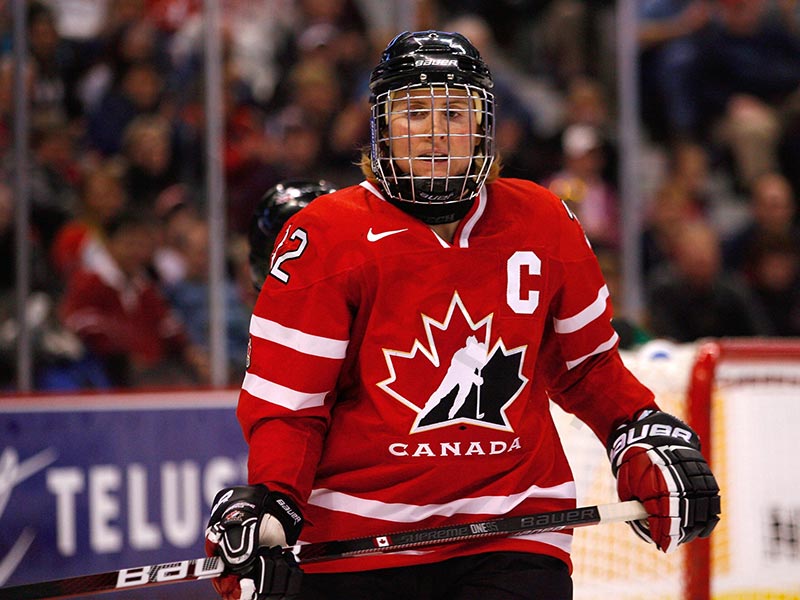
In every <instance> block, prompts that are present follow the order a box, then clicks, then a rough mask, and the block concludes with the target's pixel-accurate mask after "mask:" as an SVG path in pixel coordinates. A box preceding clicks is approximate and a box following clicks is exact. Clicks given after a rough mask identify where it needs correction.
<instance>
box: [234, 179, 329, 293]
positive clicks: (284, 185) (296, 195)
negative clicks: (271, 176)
mask: <svg viewBox="0 0 800 600" xmlns="http://www.w3.org/2000/svg"><path fill="white" fill-rule="evenodd" d="M335 191H336V187H335V186H333V185H332V184H331V183H329V182H327V181H324V180H306V179H297V180H287V181H282V182H281V183H279V184H277V185H274V186H272V187H271V188H270V189H268V190H267V191H266V192H265V193H264V195H263V196H262V197H261V200H260V201H259V203H258V206H257V207H256V209H255V211H254V212H253V216H252V217H251V219H250V231H249V236H248V238H249V242H250V252H249V256H248V260H249V263H250V279H251V281H252V283H253V287H254V288H255V289H256V290H260V289H261V286H262V284H263V283H264V280H265V279H266V278H267V275H268V274H269V269H270V260H271V257H272V249H273V246H274V245H275V240H276V238H277V237H278V234H279V233H280V231H281V229H283V226H284V225H285V224H286V221H288V220H289V218H290V217H291V216H292V215H294V214H295V213H297V212H299V211H300V210H301V209H303V208H305V207H306V206H308V205H309V204H310V203H311V201H312V200H314V199H315V198H318V197H319V196H323V195H325V194H330V193H331V192H335Z"/></svg>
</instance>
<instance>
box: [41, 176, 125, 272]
mask: <svg viewBox="0 0 800 600" xmlns="http://www.w3.org/2000/svg"><path fill="white" fill-rule="evenodd" d="M121 175H122V168H121V165H120V164H119V162H118V161H113V160H109V161H106V162H103V163H100V164H98V165H97V166H95V167H92V168H90V169H89V170H88V172H87V173H86V175H85V176H84V179H83V182H82V185H81V193H80V200H79V206H78V209H77V211H76V213H77V214H76V215H75V216H74V217H73V218H72V219H70V220H69V221H67V222H66V223H64V225H63V226H61V228H60V229H59V230H58V231H57V232H56V234H55V239H54V240H53V243H52V245H51V246H50V262H51V264H52V265H53V268H54V269H55V271H56V272H57V273H58V274H59V275H60V276H61V278H62V280H64V281H66V279H67V278H68V277H69V275H70V273H72V271H74V270H75V269H77V268H79V267H81V266H88V265H90V264H92V263H93V262H94V261H96V260H103V259H102V258H100V257H101V256H104V255H105V244H104V241H103V231H104V228H105V226H106V225H107V224H108V223H109V222H110V221H111V220H113V219H115V218H116V217H117V216H118V215H119V214H120V213H121V212H122V211H123V210H124V209H125V208H126V205H127V202H128V198H127V196H126V194H125V189H124V187H123V184H122V178H121Z"/></svg>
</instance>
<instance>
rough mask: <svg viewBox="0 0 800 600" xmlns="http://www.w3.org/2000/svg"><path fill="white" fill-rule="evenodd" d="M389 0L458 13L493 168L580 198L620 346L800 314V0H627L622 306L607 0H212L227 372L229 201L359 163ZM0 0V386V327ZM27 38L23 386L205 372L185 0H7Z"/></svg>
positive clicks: (238, 316)
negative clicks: (637, 209)
mask: <svg viewBox="0 0 800 600" xmlns="http://www.w3.org/2000/svg"><path fill="white" fill-rule="evenodd" d="M404 4H408V5H409V6H410V5H413V7H414V10H413V16H414V17H415V19H416V21H417V22H416V23H414V28H415V29H427V28H438V29H447V30H453V31H460V32H462V33H464V34H465V35H467V37H469V38H470V39H471V40H472V41H473V43H474V44H475V45H476V46H477V47H478V48H479V49H480V50H481V51H482V53H483V55H484V58H485V59H486V61H487V62H488V64H489V65H490V67H491V68H492V71H493V74H494V77H495V83H496V85H495V89H494V92H495V94H496V98H497V105H498V119H497V143H498V148H499V151H500V155H501V157H502V164H503V174H504V175H505V176H507V177H519V178H525V179H531V180H533V181H536V182H539V183H541V184H542V185H545V186H548V187H549V188H550V189H551V190H553V192H555V193H556V194H558V195H559V196H560V197H561V198H563V199H564V200H565V201H566V202H567V203H569V205H570V206H571V208H572V209H573V210H574V211H575V212H576V214H577V215H578V216H579V218H580V220H581V222H582V224H583V226H584V229H585V230H586V234H587V237H588V238H589V239H590V240H591V242H592V244H593V246H594V248H595V250H596V252H597V254H598V257H599V259H600V263H601V266H602V268H603V269H604V271H605V273H606V277H607V279H608V282H609V287H610V289H611V291H612V298H613V300H614V301H615V303H616V304H617V313H618V314H619V315H620V318H619V319H618V320H617V321H616V324H617V325H618V330H619V331H620V334H621V339H622V344H623V346H625V347H633V346H635V345H636V344H638V343H641V342H642V341H644V340H647V339H650V338H653V337H660V338H667V339H672V340H675V341H679V342H686V341H693V340H696V339H699V338H702V337H707V336H761V335H763V336H800V234H798V222H799V219H798V215H797V210H796V201H797V195H798V191H800V2H798V1H797V0H640V2H639V3H638V6H639V8H638V11H639V14H638V18H639V27H638V32H639V34H638V35H639V46H640V81H641V100H642V102H641V121H642V125H643V131H644V134H645V140H644V144H643V148H644V149H643V153H642V157H641V159H640V168H641V171H642V174H643V175H642V182H641V183H642V184H643V185H642V189H643V191H642V194H643V197H642V198H641V201H640V204H641V206H642V215H641V219H642V221H643V231H642V235H641V253H642V254H641V256H642V278H643V282H644V284H645V292H646V309H645V311H644V314H642V315H629V314H627V313H626V311H625V307H624V306H623V305H622V302H623V297H622V296H623V295H622V292H621V286H622V281H621V278H620V267H621V261H620V235H621V229H622V227H621V220H622V219H624V218H625V215H624V214H623V211H622V209H621V206H620V200H619V193H618V177H617V165H618V153H619V143H618V139H617V123H616V117H617V115H616V106H617V101H616V76H617V74H616V65H615V50H614V48H615V44H616V34H615V26H616V25H615V3H614V2H613V1H592V0H584V1H582V0H550V1H546V0H528V1H525V0H491V1H488V0H438V1H435V0H428V1H419V2H415V3H402V2H388V3H387V2H383V1H382V0H221V5H222V10H221V13H222V20H223V35H222V38H223V44H222V46H223V47H222V63H223V82H224V83H223V85H224V89H223V94H222V96H223V105H224V107H223V110H224V156H223V166H224V176H225V182H226V210H227V212H226V227H227V240H226V265H227V271H226V282H225V298H226V303H227V311H226V319H227V324H226V326H227V333H228V337H227V345H228V355H229V358H230V365H229V371H230V373H231V383H232V384H238V383H239V381H240V380H241V376H242V371H243V368H244V361H245V354H246V347H247V329H248V320H249V314H250V309H251V307H252V304H253V302H254V300H255V297H254V292H253V289H252V285H251V284H250V278H249V272H248V266H247V247H246V246H247V241H246V240H247V228H248V225H249V220H250V216H251V214H252V212H253V210H254V208H255V206H256V204H257V203H258V201H259V199H260V198H261V196H262V195H263V193H264V191H265V190H266V189H268V188H269V187H270V186H272V185H274V184H275V183H277V182H278V181H280V180H283V179H286V178H298V177H299V178H320V179H327V180H329V181H332V182H334V183H335V184H336V185H337V186H339V187H343V186H346V185H350V184H354V183H358V182H359V181H360V180H361V173H360V171H359V169H358V167H357V162H358V160H359V156H360V153H361V149H362V147H364V146H365V145H366V144H367V143H368V141H369V113H368V88H367V82H368V77H369V72H370V70H371V68H372V66H374V64H375V63H376V61H377V58H378V55H379V52H380V51H381V50H382V48H383V47H384V46H385V45H386V43H387V42H388V41H389V40H390V39H391V37H392V36H393V35H394V34H395V33H397V31H396V29H397V27H396V21H397V20H398V19H399V18H400V17H401V16H408V14H407V13H408V10H406V11H405V12H403V11H402V10H401V8H402V6H403V5H404ZM406 9H407V7H406ZM11 22H12V19H11V2H9V0H0V244H2V249H3V256H4V257H6V260H4V261H0V389H6V390H8V389H13V388H14V385H15V383H14V380H15V364H16V338H17V335H18V327H17V324H16V307H15V305H14V304H15V293H14V289H15V265H14V261H13V260H11V257H13V256H14V255H15V250H14V249H15V243H16V241H15V239H14V237H15V227H14V202H13V181H14V179H13V175H14V173H15V165H14V147H13V141H14V140H13V130H14V128H13V118H14V115H13V112H14V100H13V95H12V94H13V85H12V84H13V60H14V59H13V35H12V25H11ZM27 39H28V45H29V60H28V62H27V64H26V65H25V69H24V79H25V85H26V86H27V93H28V96H29V98H30V108H29V116H30V129H31V135H30V140H29V147H30V156H29V159H28V163H29V181H30V202H31V219H30V222H31V229H30V231H29V232H28V239H27V242H28V243H29V247H30V248H31V258H32V291H33V294H32V295H31V298H30V302H29V306H26V315H27V320H28V323H29V326H30V327H32V331H33V341H34V351H35V356H34V363H35V387H36V389H40V390H80V389H110V388H118V387H125V388H127V387H144V386H162V387H163V386H168V385H181V386H187V385H197V384H200V385H202V384H205V383H208V381H209V328H208V324H209V312H210V309H209V300H208V236H209V227H208V223H207V219H206V199H205V195H204V194H205V191H204V188H205V179H204V177H205V174H204V173H205V168H204V167H205V165H204V161H205V156H204V151H203V148H204V134H205V130H204V124H205V115H204V111H205V107H204V99H203V98H204V96H203V94H204V90H203V87H204V71H203V44H204V22H203V2H202V0H29V1H28V2H27ZM532 226H535V225H534V224H532ZM623 316H624V317H625V318H624V319H623V318H622V317H623Z"/></svg>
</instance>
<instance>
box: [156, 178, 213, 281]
mask: <svg viewBox="0 0 800 600" xmlns="http://www.w3.org/2000/svg"><path fill="white" fill-rule="evenodd" d="M155 214H156V217H157V218H158V220H159V222H160V225H161V226H160V232H159V233H160V235H159V238H158V241H157V243H156V249H155V252H154V254H153V270H154V272H155V275H156V278H157V279H158V281H159V283H160V284H161V285H162V286H163V287H168V286H170V285H173V284H176V283H178V282H180V281H182V280H183V279H185V278H186V271H187V265H186V257H185V256H184V253H183V251H182V250H181V248H180V246H181V245H182V243H183V239H184V238H185V237H186V235H187V232H188V231H189V230H190V229H191V228H192V227H193V226H194V223H195V221H198V220H199V219H201V218H202V215H201V214H200V210H199V207H198V205H197V203H196V202H194V198H193V197H192V194H191V192H190V190H189V188H187V187H186V186H185V185H182V184H176V185H173V186H170V187H168V188H167V189H165V190H164V191H163V192H161V194H159V196H158V198H157V199H156V204H155Z"/></svg>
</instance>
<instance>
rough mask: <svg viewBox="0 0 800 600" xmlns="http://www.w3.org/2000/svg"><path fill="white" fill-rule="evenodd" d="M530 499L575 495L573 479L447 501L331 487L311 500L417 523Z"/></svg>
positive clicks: (501, 509) (506, 508)
mask: <svg viewBox="0 0 800 600" xmlns="http://www.w3.org/2000/svg"><path fill="white" fill-rule="evenodd" d="M528 498H567V499H573V498H575V484H574V483H573V482H567V483H562V484H561V485H557V486H553V487H548V488H540V487H539V486H536V485H534V486H531V487H530V488H528V489H527V490H524V491H522V492H519V493H518V494H512V495H510V496H480V497H478V498H461V499H459V500H454V501H453V502H448V503H446V504H423V505H418V504H401V503H399V502H391V503H390V502H380V501H378V500H369V499H367V498H359V497H358V496H353V495H351V494H345V493H343V492H336V491H334V490H329V489H324V488H321V489H315V490H314V491H312V492H311V496H310V497H309V499H308V502H309V504H313V505H314V506H319V507H322V508H327V509H329V510H337V511H343V512H346V513H350V514H352V515H358V516H359V517H366V518H369V519H383V520H385V521H393V522H395V523H417V522H419V521H422V520H424V519H427V518H428V517H434V516H439V517H450V516H452V515H458V514H467V515H478V514H488V515H504V514H507V513H508V512H510V511H511V510H513V509H514V508H516V507H517V506H518V505H519V504H521V503H522V502H523V501H524V500H527V499H528Z"/></svg>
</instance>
